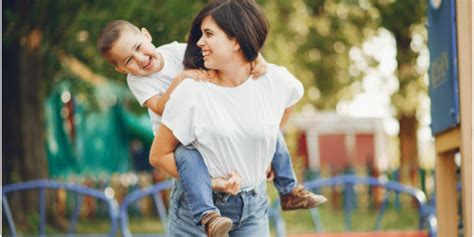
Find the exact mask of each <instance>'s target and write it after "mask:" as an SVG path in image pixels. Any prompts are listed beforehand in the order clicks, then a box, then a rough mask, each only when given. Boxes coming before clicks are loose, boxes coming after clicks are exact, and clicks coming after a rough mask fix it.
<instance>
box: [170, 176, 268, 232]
mask: <svg viewBox="0 0 474 237" xmlns="http://www.w3.org/2000/svg"><path fill="white" fill-rule="evenodd" d="M183 192H184V190H183V187H182V185H181V182H175V187H174V188H173V192H172V193H171V202H170V210H169V220H168V233H169V236H172V237H173V236H203V237H204V236H206V234H205V232H204V226H202V225H201V226H198V225H195V223H194V222H193V220H192V214H191V211H190V210H189V206H188V202H187V200H186V198H185V196H184V193H183ZM213 197H214V199H215V202H214V204H215V206H216V207H217V208H219V209H220V210H221V215H223V216H226V217H228V218H230V219H231V220H232V222H233V226H232V229H231V231H230V232H229V236H230V237H248V236H259V237H260V236H262V237H265V236H270V230H269V221H268V202H267V192H266V183H265V182H263V183H262V184H261V185H259V186H258V187H257V188H255V189H252V190H247V191H241V192H240V193H238V194H237V195H236V196H230V195H227V194H223V193H218V192H213Z"/></svg>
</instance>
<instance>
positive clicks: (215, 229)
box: [201, 212, 232, 237]
mask: <svg viewBox="0 0 474 237" xmlns="http://www.w3.org/2000/svg"><path fill="white" fill-rule="evenodd" d="M201 223H202V224H203V225H204V230H205V231H206V234H207V236H209V237H227V236H229V231H230V229H231V228H232V220H231V219H229V218H227V217H224V216H221V215H219V214H218V213H217V212H209V213H207V214H205V215H204V216H203V217H202V220H201Z"/></svg>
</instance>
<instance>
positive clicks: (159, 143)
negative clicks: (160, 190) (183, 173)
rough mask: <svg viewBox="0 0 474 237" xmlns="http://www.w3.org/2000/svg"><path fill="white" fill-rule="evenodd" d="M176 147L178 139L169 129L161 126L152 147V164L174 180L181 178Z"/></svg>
mask: <svg viewBox="0 0 474 237" xmlns="http://www.w3.org/2000/svg"><path fill="white" fill-rule="evenodd" d="M176 146H178V139H176V137H175V136H174V134H173V132H172V131H171V130H170V129H169V128H168V127H166V126H165V125H163V124H161V125H160V127H159V128H158V132H157V133H156V136H155V138H154V139H153V143H152V145H151V149H150V164H151V166H153V167H154V168H157V169H162V170H163V171H165V172H166V173H167V174H169V175H171V176H172V177H174V178H179V174H178V169H177V168H176V162H175V158H174V150H175V149H176Z"/></svg>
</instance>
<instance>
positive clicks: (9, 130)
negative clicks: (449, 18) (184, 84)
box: [2, 0, 459, 234]
mask: <svg viewBox="0 0 474 237" xmlns="http://www.w3.org/2000/svg"><path fill="white" fill-rule="evenodd" d="M206 2H207V1H199V0H192V1H191V0H173V1H169V0H154V1H125V0H101V1H96V0H68V1H56V0H54V1H53V0H30V1H28V0H6V1H3V10H2V13H3V16H2V20H3V23H2V26H3V29H2V33H3V38H2V50H3V64H2V66H3V82H2V83H3V84H2V86H3V90H2V100H3V102H2V106H3V109H2V111H3V118H2V119H3V126H2V129H3V140H2V146H3V150H2V157H3V158H2V162H3V169H2V185H7V184H12V183H18V182H24V181H28V180H34V179H52V180H58V181H64V182H74V183H77V184H81V185H84V186H87V187H91V188H94V189H98V190H100V191H104V192H106V193H107V195H109V196H111V197H113V198H114V199H116V200H117V201H118V203H120V202H121V200H123V198H124V197H125V196H126V195H127V194H128V193H130V192H132V191H134V190H138V189H140V188H142V187H146V186H149V185H151V184H153V183H156V182H161V181H163V180H165V179H167V177H166V176H165V175H163V174H162V173H160V172H159V171H154V170H153V169H152V168H151V166H150V165H149V164H148V152H149V150H148V149H149V146H150V143H151V141H152V138H153V134H152V132H151V124H150V122H149V119H148V114H147V112H146V109H144V108H141V107H140V106H139V104H138V102H136V100H135V99H134V97H133V96H132V94H131V92H130V91H129V90H128V88H127V85H126V81H125V76H124V75H122V74H119V73H117V72H116V71H115V70H114V69H113V67H111V66H109V65H108V64H107V62H106V61H104V60H103V59H102V58H101V57H100V55H99V53H98V52H97V50H96V40H97V37H98V35H99V32H100V30H101V29H102V28H103V27H104V26H105V24H106V23H107V22H109V21H111V20H115V19H125V20H128V21H130V22H132V23H133V24H135V25H137V26H139V27H145V28H147V29H148V30H149V31H150V33H151V35H152V37H153V42H154V44H155V45H156V46H159V45H162V44H165V43H169V42H171V41H179V42H185V41H186V37H187V32H188V30H189V28H190V24H191V21H192V19H193V18H194V16H195V14H196V13H197V12H198V11H199V10H200V9H201V7H202V6H203V5H204V4H205V3H206ZM257 2H258V3H259V4H260V5H261V6H262V8H263V9H264V11H265V14H266V15H267V17H268V20H269V23H270V29H271V31H270V34H269V37H268V40H267V42H266V44H265V46H264V49H263V51H262V54H263V56H264V57H265V59H266V60H267V61H268V62H271V63H275V64H279V65H283V66H286V67H287V68H288V69H289V70H290V71H291V72H292V73H293V74H294V75H296V77H297V78H298V79H299V80H300V81H301V82H302V83H303V84H304V86H305V96H304V98H303V100H302V101H300V102H299V103H298V104H297V109H296V111H295V112H294V113H293V115H292V118H291V120H290V123H289V124H288V126H287V127H286V128H285V130H284V133H285V136H286V140H287V143H288V145H289V147H290V150H291V152H292V155H293V162H294V166H295V171H296V173H297V176H298V178H299V180H300V181H301V182H303V181H309V180H314V179H316V178H321V177H322V178H328V177H332V176H337V175H342V174H354V175H358V176H364V177H365V176H367V177H375V178H381V179H384V180H393V181H397V182H401V183H403V184H406V185H409V186H412V187H416V188H418V189H420V190H422V191H423V192H424V193H425V194H426V195H427V197H428V198H430V197H432V196H433V187H434V180H433V172H434V160H435V152H434V140H433V136H432V133H431V129H430V127H429V125H430V122H431V118H430V99H429V95H428V73H427V72H428V67H429V53H428V47H427V28H426V24H427V11H428V10H427V7H428V6H427V5H428V2H427V1H425V0H416V1H394V0H292V1H287V0H258V1H257ZM458 159H459V158H458ZM270 186H272V185H269V187H270ZM319 192H323V194H325V195H326V196H328V197H329V199H330V200H329V202H328V204H326V205H325V206H324V207H323V208H321V211H320V214H319V215H320V216H321V219H322V221H323V222H324V223H323V224H324V225H326V226H328V227H326V230H333V231H336V232H340V231H344V227H343V225H342V223H343V221H342V220H343V219H342V215H343V213H344V212H345V211H347V210H346V209H345V208H344V207H343V206H344V205H343V204H342V201H341V199H342V197H344V195H345V194H344V193H345V190H344V189H328V190H326V189H324V190H319ZM356 193H358V194H359V195H356V198H354V199H353V200H354V207H357V208H359V209H361V211H358V212H356V214H355V215H362V216H365V217H366V218H353V220H352V222H353V229H355V230H359V231H366V230H370V228H371V227H367V226H372V225H373V223H374V218H375V215H376V213H377V212H376V210H377V208H378V206H380V203H381V202H382V199H383V194H381V193H377V192H376V191H374V190H372V189H370V188H368V189H357V190H356ZM15 195H17V196H15V198H13V199H10V200H9V202H10V206H11V209H12V210H14V216H15V220H16V225H17V229H18V230H17V231H18V232H22V233H38V230H37V223H38V222H40V220H39V219H40V217H38V216H37V214H34V213H35V212H34V211H35V210H37V208H38V206H37V204H36V202H37V201H36V200H37V195H34V194H32V193H30V194H29V195H20V194H15ZM270 196H271V197H272V198H273V199H272V200H274V198H275V197H276V194H275V191H274V190H270ZM48 198H50V199H52V200H53V201H52V203H53V204H52V205H50V206H48V210H50V211H49V212H48V213H52V214H48V215H47V218H48V219H51V220H52V221H47V223H48V231H50V233H56V232H59V233H61V231H63V230H64V229H65V228H66V227H64V226H65V225H66V224H64V223H63V222H64V220H62V219H61V218H59V217H54V216H55V215H56V214H58V213H68V209H70V208H71V205H72V204H70V203H72V202H73V201H72V200H71V198H69V197H68V196H67V195H66V194H64V193H63V192H61V191H57V192H53V193H48ZM390 203H391V204H389V209H388V211H387V214H386V215H388V216H389V217H388V218H386V219H388V220H386V221H384V223H383V229H387V230H391V229H395V230H404V229H414V230H416V229H417V225H418V224H417V216H416V213H417V212H418V210H417V206H416V205H415V204H414V203H413V202H412V201H411V200H410V199H403V198H401V199H399V198H396V197H394V198H393V200H391V201H390ZM84 205H85V204H84ZM153 205H154V204H153V203H152V202H150V201H148V202H146V201H142V202H140V203H139V204H137V205H136V206H134V207H133V208H132V209H133V210H131V213H132V214H131V216H132V217H133V218H131V219H130V222H131V228H132V229H134V230H139V231H141V232H150V233H154V232H158V231H162V230H163V227H162V225H160V224H159V223H160V220H159V218H158V216H157V215H156V213H154V212H153V211H152V210H150V209H151V208H150V207H151V206H153ZM401 206H403V208H401ZM83 208H84V209H85V210H82V211H81V216H84V217H85V220H84V221H82V222H83V223H82V222H81V223H82V227H80V228H79V229H81V228H82V229H81V230H80V231H83V232H85V233H89V232H92V233H95V232H101V231H102V229H101V228H104V229H107V228H106V227H102V224H101V223H102V222H105V221H102V220H100V217H101V206H100V205H95V204H94V203H93V202H91V203H89V204H87V205H85V207H83ZM277 208H278V207H277ZM402 209H403V211H401V210H402ZM28 213H33V214H28ZM35 215H36V216H35ZM283 218H284V220H285V222H286V223H287V224H286V233H289V234H297V233H305V232H311V231H312V230H313V229H312V228H313V227H312V225H313V224H314V222H313V221H311V220H312V216H311V213H309V212H307V213H306V212H304V211H297V212H288V213H284V214H283ZM367 223H370V224H367ZM2 227H3V230H2V233H9V232H8V231H9V230H8V228H7V225H6V224H5V220H4V221H2ZM105 232H106V231H105Z"/></svg>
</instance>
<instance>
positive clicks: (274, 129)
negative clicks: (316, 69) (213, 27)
mask: <svg viewBox="0 0 474 237" xmlns="http://www.w3.org/2000/svg"><path fill="white" fill-rule="evenodd" d="M267 71H268V72H267V73H266V74H265V75H264V76H262V77H261V78H259V79H258V80H253V79H247V80H246V81H245V82H244V83H243V84H241V85H239V86H238V87H233V88H229V87H221V86H218V85H215V84H212V83H209V82H197V81H194V80H184V81H183V82H181V84H180V85H179V86H178V87H177V88H176V89H175V90H174V91H173V93H172V94H171V96H170V99H169V100H168V102H167V106H166V107H165V111H164V113H163V119H162V123H163V124H164V125H166V126H167V127H168V128H170V129H171V130H172V132H173V134H174V135H175V136H176V138H177V139H178V140H179V141H180V142H181V143H182V144H183V145H188V144H192V145H193V146H194V147H195V148H196V149H198V151H199V152H200V153H201V155H202V156H203V158H204V162H205V163H206V165H207V168H208V170H209V174H210V175H211V176H212V177H221V176H224V175H226V174H227V173H228V172H230V171H234V172H237V173H238V174H240V176H241V178H242V183H241V187H242V188H246V187H253V186H256V185H258V184H260V183H261V182H263V181H264V180H265V177H266V175H265V173H266V170H267V168H268V167H269V166H270V162H271V160H272V157H273V155H274V153H275V147H276V139H277V133H278V130H279V125H280V121H281V118H282V116H283V113H284V111H285V109H286V108H288V107H290V106H292V105H294V104H295V103H296V102H297V101H298V100H299V99H300V98H301V97H302V96H303V92H304V89H303V86H302V84H301V82H300V81H298V80H297V79H296V78H295V77H294V76H293V75H292V74H291V73H289V72H288V71H287V70H286V68H284V67H279V66H276V65H272V64H268V70H267Z"/></svg>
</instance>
